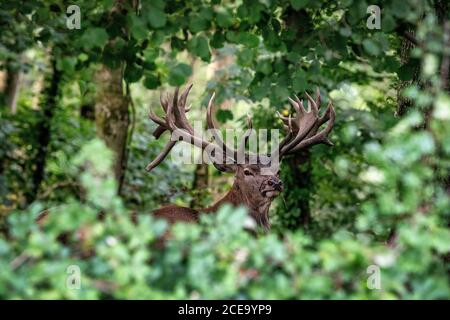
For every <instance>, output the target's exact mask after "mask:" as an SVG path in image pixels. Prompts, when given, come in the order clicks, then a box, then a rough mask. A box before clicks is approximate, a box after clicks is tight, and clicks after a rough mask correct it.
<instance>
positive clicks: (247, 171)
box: [244, 169, 253, 176]
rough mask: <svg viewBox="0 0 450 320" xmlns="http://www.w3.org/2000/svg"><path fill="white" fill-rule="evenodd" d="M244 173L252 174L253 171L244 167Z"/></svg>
mask: <svg viewBox="0 0 450 320" xmlns="http://www.w3.org/2000/svg"><path fill="white" fill-rule="evenodd" d="M244 174H245V175H246V176H252V175H253V172H251V171H250V170H249V169H244Z"/></svg>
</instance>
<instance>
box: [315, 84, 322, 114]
mask: <svg viewBox="0 0 450 320" xmlns="http://www.w3.org/2000/svg"><path fill="white" fill-rule="evenodd" d="M320 102H321V101H320V88H319V86H317V87H316V104H317V108H318V109H319V110H320Z"/></svg>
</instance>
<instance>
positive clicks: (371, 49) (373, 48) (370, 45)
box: [362, 39, 381, 56]
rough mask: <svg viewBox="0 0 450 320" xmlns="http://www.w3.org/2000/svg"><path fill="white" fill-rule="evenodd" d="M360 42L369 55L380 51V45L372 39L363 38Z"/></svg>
mask: <svg viewBox="0 0 450 320" xmlns="http://www.w3.org/2000/svg"><path fill="white" fill-rule="evenodd" d="M362 44H363V47H364V50H366V52H367V53H368V54H370V55H373V56H377V55H379V54H380V53H381V50H380V47H379V46H378V44H377V43H376V42H375V41H373V40H370V39H365V40H364V41H363V43H362Z"/></svg>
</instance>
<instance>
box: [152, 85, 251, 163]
mask: <svg viewBox="0 0 450 320" xmlns="http://www.w3.org/2000/svg"><path fill="white" fill-rule="evenodd" d="M191 88H192V84H191V85H189V86H188V87H187V88H186V89H185V90H184V92H183V93H182V94H181V96H180V97H178V92H179V88H176V89H175V93H174V95H173V98H172V101H170V100H171V99H170V98H169V97H167V98H166V99H164V98H163V97H162V95H161V97H160V101H161V106H162V108H163V110H164V112H165V117H164V118H161V117H158V116H157V115H156V114H155V113H154V112H153V110H151V109H150V112H149V118H150V119H151V120H152V121H153V122H155V123H156V124H157V125H158V127H157V128H156V129H155V131H154V132H153V136H154V137H155V138H156V139H159V137H160V136H161V135H162V134H163V133H164V132H165V131H169V132H170V133H171V135H172V136H171V139H170V141H169V142H168V143H167V145H166V146H165V147H164V149H163V150H162V151H161V153H160V154H159V155H158V156H157V157H156V158H155V159H154V160H153V161H152V162H150V163H149V164H148V165H147V166H146V168H145V169H146V170H147V171H151V170H152V169H153V168H155V167H156V166H158V165H159V164H160V163H161V162H162V161H163V160H164V159H165V158H166V156H167V155H168V154H169V153H170V151H171V150H172V148H173V147H174V146H175V144H176V143H177V142H178V141H180V140H182V141H184V142H189V143H191V144H193V145H195V146H197V147H199V148H201V149H206V148H209V151H211V153H212V154H209V155H210V158H211V160H212V162H213V164H214V166H215V167H216V168H217V169H218V170H220V171H230V169H231V168H232V166H233V165H234V164H235V163H236V161H237V155H238V154H239V152H241V153H242V152H245V146H246V144H247V141H248V137H249V136H250V134H251V119H249V129H248V130H247V132H246V133H245V135H244V137H243V140H242V144H241V145H240V146H239V149H238V150H237V151H236V150H234V149H231V148H230V147H228V146H227V145H226V144H225V143H224V142H223V140H222V138H221V137H220V134H219V130H218V129H217V128H216V127H215V125H214V122H213V119H212V106H213V102H214V97H215V94H213V95H212V96H211V99H210V100H209V103H208V109H207V115H206V122H207V126H208V129H210V132H211V133H212V135H213V137H214V143H211V142H208V141H205V140H203V138H201V137H199V136H197V135H196V134H195V132H194V129H193V127H192V126H191V125H190V124H189V121H188V120H187V118H186V112H188V111H189V109H190V108H186V107H185V105H186V100H187V96H188V95H189V92H190V90H191ZM225 159H228V160H231V161H225ZM230 162H231V163H230Z"/></svg>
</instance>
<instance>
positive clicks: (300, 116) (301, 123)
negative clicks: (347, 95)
mask: <svg viewBox="0 0 450 320" xmlns="http://www.w3.org/2000/svg"><path fill="white" fill-rule="evenodd" d="M305 95H306V98H307V99H308V110H305V109H304V107H303V104H302V101H301V100H300V99H299V98H298V97H297V96H295V99H296V101H294V100H292V99H291V98H288V100H289V103H290V104H291V105H292V106H293V107H294V108H295V109H296V113H297V114H296V116H295V118H294V119H293V120H294V122H292V121H291V118H290V117H289V118H286V117H282V118H281V119H282V121H283V122H284V124H285V125H286V126H287V128H288V130H289V132H288V135H287V136H286V137H285V138H284V139H283V140H282V142H281V143H280V145H279V152H280V156H283V155H284V154H287V153H293V152H296V151H298V150H300V149H302V148H305V147H307V146H310V145H312V144H317V143H325V144H329V145H330V144H332V143H331V142H330V140H328V138H327V136H328V134H329V133H330V132H331V129H332V128H333V125H334V121H335V117H336V114H335V112H334V109H333V105H332V103H331V102H330V103H329V104H328V107H327V110H326V111H325V113H324V114H323V116H321V117H319V109H320V102H321V99H320V89H319V87H317V88H316V98H315V99H313V98H312V97H311V96H310V95H309V93H308V92H305ZM327 121H329V122H328V125H327V126H326V128H325V129H323V130H322V131H320V132H319V133H317V131H318V130H319V128H320V126H321V125H322V124H324V123H326V122H327Z"/></svg>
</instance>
